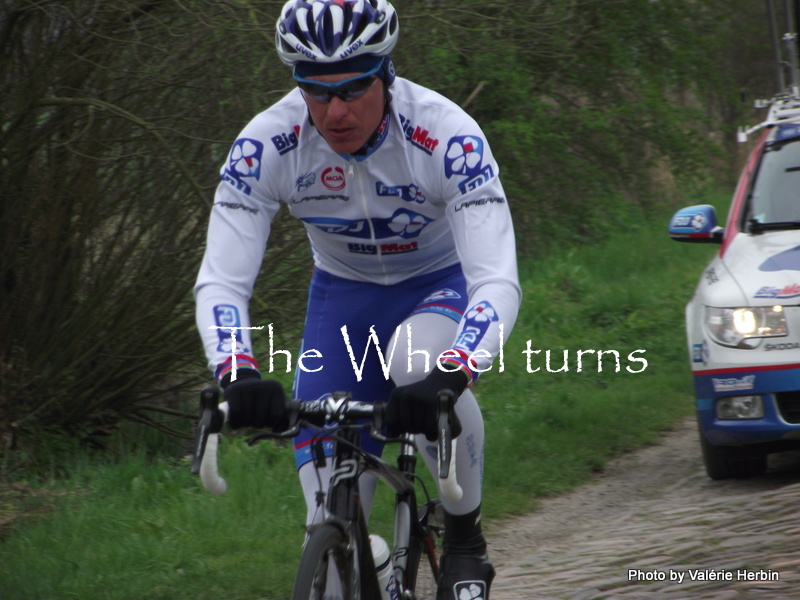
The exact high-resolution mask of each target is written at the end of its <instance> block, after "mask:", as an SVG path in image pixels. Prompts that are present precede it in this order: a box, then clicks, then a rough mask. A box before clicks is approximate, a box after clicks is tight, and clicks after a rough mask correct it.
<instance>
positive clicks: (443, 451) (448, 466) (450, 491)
mask: <svg viewBox="0 0 800 600" xmlns="http://www.w3.org/2000/svg"><path fill="white" fill-rule="evenodd" d="M455 404H456V395H455V393H453V392H452V391H451V390H440V391H439V417H438V431H439V439H438V442H437V445H438V456H439V489H440V491H441V493H442V496H444V497H445V498H447V499H448V500H451V501H453V502H458V501H459V500H461V497H462V496H463V495H464V490H463V489H462V488H461V486H460V485H458V480H457V479H456V466H455V463H453V458H454V457H455V453H456V452H455V450H456V439H455V438H453V434H452V426H453V425H454V424H460V421H459V420H458V416H457V415H456V413H455Z"/></svg>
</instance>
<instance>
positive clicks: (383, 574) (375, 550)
mask: <svg viewBox="0 0 800 600" xmlns="http://www.w3.org/2000/svg"><path fill="white" fill-rule="evenodd" d="M369 544H370V546H371V547H372V557H373V558H374V559H375V567H377V569H378V585H379V586H380V588H381V598H382V600H399V598H398V596H397V586H395V583H394V565H393V564H392V556H391V553H390V552H389V544H387V543H386V540H384V539H383V538H382V537H381V536H379V535H374V534H371V535H370V536H369Z"/></svg>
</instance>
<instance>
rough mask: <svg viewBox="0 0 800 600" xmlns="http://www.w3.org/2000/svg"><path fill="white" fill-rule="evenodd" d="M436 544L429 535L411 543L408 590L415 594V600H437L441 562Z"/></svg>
mask: <svg viewBox="0 0 800 600" xmlns="http://www.w3.org/2000/svg"><path fill="white" fill-rule="evenodd" d="M435 542H436V540H435V539H434V538H433V536H430V535H427V536H425V537H424V538H421V539H415V540H414V541H413V542H412V543H411V548H410V549H409V553H408V576H407V578H408V581H407V582H406V589H408V590H409V591H411V592H412V593H413V598H414V600H436V592H437V590H438V585H437V581H438V579H439V561H438V556H437V551H436V545H435Z"/></svg>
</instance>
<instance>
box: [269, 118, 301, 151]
mask: <svg viewBox="0 0 800 600" xmlns="http://www.w3.org/2000/svg"><path fill="white" fill-rule="evenodd" d="M299 136H300V125H295V126H294V131H293V132H292V133H281V134H280V135H276V136H273V137H271V138H270V139H271V140H272V143H273V144H274V145H275V149H276V150H277V151H278V154H279V155H281V156H283V155H284V154H286V153H287V152H291V151H292V150H294V149H295V148H297V144H298V142H299Z"/></svg>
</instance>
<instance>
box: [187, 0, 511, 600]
mask: <svg viewBox="0 0 800 600" xmlns="http://www.w3.org/2000/svg"><path fill="white" fill-rule="evenodd" d="M398 34H399V23H398V17H397V14H396V12H395V10H394V8H393V7H392V5H391V4H389V2H387V1H386V0H290V1H289V2H287V3H286V4H285V5H284V7H283V9H282V11H281V15H280V18H279V19H278V22H277V32H276V47H277V51H278V55H279V56H280V58H281V60H282V61H283V62H284V63H285V64H287V65H289V66H292V67H293V76H294V79H295V81H296V83H297V89H294V90H293V91H291V92H290V93H289V94H287V95H286V96H285V97H283V98H282V99H281V100H279V101H278V102H277V103H275V104H274V105H273V106H272V107H270V108H269V109H267V110H265V111H264V112H262V113H260V114H259V115H257V116H256V117H255V118H254V119H253V120H252V121H250V123H249V124H248V125H247V126H246V127H245V128H244V129H243V131H242V132H241V134H240V135H239V137H238V138H237V139H236V141H235V142H234V144H233V147H232V149H231V151H230V154H229V156H228V160H227V161H226V163H225V165H224V166H223V168H222V170H221V182H220V184H219V186H218V188H217V192H216V196H215V202H214V207H213V209H212V213H211V219H210V223H209V229H208V240H207V247H206V251H205V256H204V259H203V263H202V266H201V269H200V272H199V275H198V279H197V283H196V287H195V297H196V301H197V324H198V327H199V330H200V333H201V337H202V339H203V343H204V347H205V350H206V354H207V357H208V360H209V366H210V368H211V370H212V371H213V372H214V374H215V377H216V379H217V381H218V382H219V383H220V385H221V386H222V387H223V388H224V390H225V397H226V399H227V400H228V403H229V421H230V423H231V426H232V427H234V428H238V427H245V426H248V427H281V426H282V425H285V423H286V421H287V419H288V417H287V415H285V414H284V410H285V408H284V404H283V402H282V401H283V396H282V392H281V390H280V387H279V386H277V385H276V384H275V383H274V382H271V381H262V380H261V375H260V373H259V371H258V364H257V362H256V359H255V357H253V356H252V352H251V350H250V348H252V345H251V335H250V331H249V330H248V329H246V328H247V327H250V326H251V322H250V318H249V311H248V300H249V298H250V296H251V294H252V290H253V285H254V282H255V279H256V276H257V274H258V272H259V269H260V266H261V261H262V257H263V254H264V251H265V249H266V246H267V241H268V238H269V233H270V225H271V221H272V218H273V217H274V216H275V214H276V212H277V211H278V209H279V207H280V204H281V203H285V204H286V205H287V207H288V209H289V211H290V213H291V214H292V215H293V216H295V217H297V218H298V219H300V220H301V221H302V222H303V224H304V226H305V228H306V231H307V234H308V238H309V240H310V243H311V249H312V253H313V257H314V263H315V269H314V274H313V277H312V280H311V287H310V290H309V300H308V311H307V316H306V322H305V327H304V334H303V341H302V348H303V350H304V351H306V350H309V349H314V350H316V351H317V352H318V356H319V357H321V358H320V361H319V363H320V364H323V365H324V367H323V368H320V367H319V365H317V366H316V367H314V368H299V366H298V368H297V370H296V374H295V384H294V390H293V393H294V396H295V397H296V398H301V399H304V400H315V399H317V398H319V397H320V396H323V395H325V394H326V393H328V392H331V391H333V390H348V391H351V392H352V393H353V397H354V399H356V400H362V401H365V402H371V401H376V400H383V399H388V401H389V405H388V407H387V417H386V421H387V422H386V426H387V430H388V432H389V433H390V434H392V435H396V434H400V433H406V432H407V433H413V434H418V435H417V443H418V445H419V447H420V449H421V453H422V455H423V456H424V458H425V460H426V462H427V463H428V466H429V468H431V469H433V471H434V472H435V452H433V453H431V452H429V451H428V447H430V446H432V444H431V441H434V440H436V437H437V402H438V391H439V390H441V389H443V388H448V389H451V390H453V391H454V392H456V394H459V399H458V401H457V404H456V413H457V415H458V417H459V419H460V423H461V427H462V431H461V433H460V436H459V443H458V447H457V454H456V470H457V473H458V478H459V483H460V484H461V486H462V487H463V489H464V495H463V497H462V499H461V500H460V501H458V502H451V501H447V500H444V508H445V511H446V516H445V533H444V540H443V556H442V561H441V576H440V581H439V596H438V598H439V599H440V600H444V599H447V600H451V599H452V600H455V599H456V598H458V597H459V591H460V590H461V589H471V590H472V592H471V593H473V595H471V596H469V597H476V596H474V592H475V590H476V589H477V590H479V592H480V595H479V596H477V597H480V598H483V599H486V598H487V597H488V592H489V586H490V584H491V581H492V578H493V577H494V569H493V568H492V565H491V564H490V563H489V561H488V557H487V547H486V542H485V540H484V536H483V533H482V529H481V521H480V506H481V494H482V491H481V484H482V468H483V443H484V435H483V420H482V417H481V413H480V409H479V407H478V404H477V401H476V399H475V396H474V395H473V393H472V391H471V390H470V386H471V384H472V383H473V382H474V381H475V379H476V378H477V376H478V375H479V374H480V373H481V372H483V371H486V370H488V369H489V368H490V367H491V365H492V362H493V359H494V357H495V356H496V355H497V354H498V352H499V351H500V348H501V344H502V339H503V336H507V335H508V334H509V333H510V331H511V328H512V327H513V324H514V321H515V319H516V316H517V310H518V307H519V303H520V295H521V294H520V288H519V283H518V279H517V265H516V249H515V243H514V233H513V227H512V221H511V216H510V213H509V208H508V203H507V201H506V197H505V193H504V191H503V188H502V185H501V183H500V180H499V178H498V166H497V163H496V162H495V160H494V158H493V156H492V152H491V149H490V147H489V145H488V143H487V141H486V138H485V136H484V134H483V132H482V131H481V129H480V128H479V126H478V125H477V124H476V123H475V122H474V120H473V119H472V118H471V117H469V116H468V115H467V114H466V113H465V112H464V111H463V110H462V109H461V108H459V107H458V106H457V105H455V104H454V103H452V102H450V101H449V100H447V99H445V98H443V97H442V96H441V95H439V94H437V93H436V92H433V91H432V90H429V89H426V88H424V87H421V86H419V85H416V84H414V83H412V82H410V81H408V80H406V79H403V78H401V77H397V76H396V74H395V70H394V65H393V63H392V60H391V58H390V52H391V51H392V49H393V48H394V46H395V44H396V43H397V39H398ZM226 327H227V329H226ZM233 328H242V329H238V330H235V335H236V340H237V352H236V353H235V357H232V356H231V345H232V344H231V341H232V335H233V333H232V332H233V331H234V329H233ZM345 328H346V329H345ZM343 331H344V332H346V334H347V335H348V336H349V339H350V340H352V342H353V344H354V345H356V344H357V343H361V342H362V341H364V342H366V343H367V349H366V352H365V354H364V360H365V362H364V364H363V367H362V368H361V369H354V368H353V364H352V362H351V356H350V355H349V353H348V352H347V351H346V350H345V346H344V345H343V341H342V335H343ZM373 340H374V342H375V343H378V344H380V347H381V348H382V349H383V350H384V351H387V350H388V349H391V348H393V347H394V348H396V349H397V355H398V356H402V359H397V358H395V360H393V361H392V363H391V368H390V372H389V375H390V377H389V378H387V377H386V376H385V374H384V368H383V364H382V362H381V360H380V358H379V356H378V353H377V352H376V351H375V349H374V348H373V349H370V348H369V344H370V341H373ZM395 344H396V345H395ZM406 355H407V356H408V359H407V360H406ZM315 356H317V355H315ZM359 360H360V357H359ZM234 369H235V373H236V377H235V378H234V377H232V375H233V372H234ZM454 433H457V432H454ZM312 435H313V434H312V433H301V434H300V435H299V436H298V437H297V438H295V455H296V459H297V466H298V472H299V477H300V482H301V485H302V487H303V491H304V494H305V498H306V503H307V509H308V515H307V523H308V524H312V523H315V522H318V521H320V520H321V518H322V505H321V504H320V502H319V498H318V497H317V496H318V494H317V491H318V488H319V480H320V478H319V477H318V475H317V473H316V472H315V470H314V465H313V463H312V462H311V461H312V450H311V448H310V439H311V436H312ZM364 443H365V447H366V448H367V449H369V450H370V451H371V452H373V453H375V454H380V452H381V448H380V447H379V445H378V444H377V443H376V442H374V441H373V440H371V439H365V441H364ZM322 480H323V481H327V479H326V478H324V477H323V478H322ZM375 485H376V481H375V480H374V479H371V480H367V479H366V478H365V477H362V481H361V482H360V486H361V489H362V498H363V500H364V509H365V512H366V513H367V514H368V513H369V508H370V506H369V504H370V502H371V498H372V495H373V493H374V489H375Z"/></svg>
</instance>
